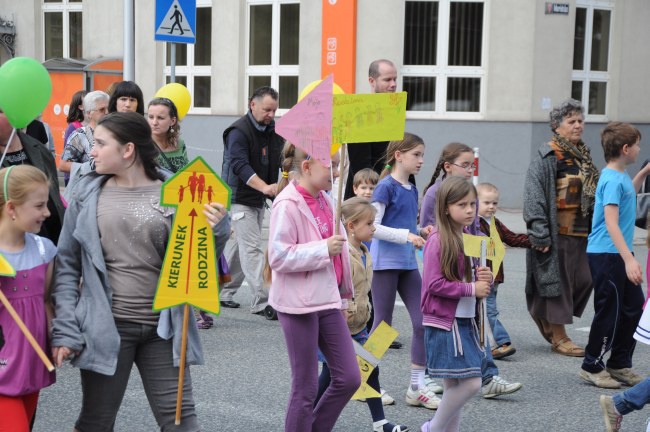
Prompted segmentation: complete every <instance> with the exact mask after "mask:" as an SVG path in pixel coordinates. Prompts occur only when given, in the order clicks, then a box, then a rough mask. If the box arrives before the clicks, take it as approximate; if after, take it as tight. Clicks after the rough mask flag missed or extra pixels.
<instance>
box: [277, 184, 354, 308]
mask: <svg viewBox="0 0 650 432" xmlns="http://www.w3.org/2000/svg"><path fill="white" fill-rule="evenodd" d="M323 195H324V196H325V197H326V202H327V205H328V207H329V208H330V210H331V209H332V208H333V207H334V204H333V202H332V200H331V199H330V198H329V197H327V195H326V194H323ZM340 232H341V235H343V236H345V229H344V227H343V224H341V225H340ZM268 253H269V264H270V266H271V269H272V270H273V279H272V282H271V289H270V292H269V304H270V305H271V306H273V308H274V309H275V310H277V311H278V312H283V313H290V314H306V313H311V312H316V311H320V310H325V309H347V299H349V298H352V293H353V292H354V291H353V286H352V273H351V271H350V255H349V252H348V248H347V247H344V248H343V252H342V253H341V258H342V260H341V261H342V264H343V279H342V282H341V287H340V290H339V287H338V285H337V283H336V274H335V272H334V265H333V264H332V259H331V257H330V256H329V253H328V252H327V240H323V239H322V238H321V234H320V231H319V229H318V225H317V224H316V220H315V219H314V216H313V215H312V212H311V210H310V209H309V207H308V206H307V203H306V202H305V200H304V198H303V197H302V196H301V195H300V192H298V191H297V190H296V187H295V186H294V185H293V183H289V185H287V187H285V188H284V190H283V191H282V192H281V193H280V194H279V195H278V196H277V197H276V198H275V201H274V202H273V208H272V211H271V223H270V226H269V247H268ZM342 299H343V300H342Z"/></svg>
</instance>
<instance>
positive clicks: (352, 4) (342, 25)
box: [321, 0, 357, 94]
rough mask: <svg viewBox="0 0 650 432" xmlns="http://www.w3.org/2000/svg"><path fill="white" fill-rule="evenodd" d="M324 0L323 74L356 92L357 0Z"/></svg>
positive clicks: (344, 88) (344, 89) (349, 92)
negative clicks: (331, 76)
mask: <svg viewBox="0 0 650 432" xmlns="http://www.w3.org/2000/svg"><path fill="white" fill-rule="evenodd" d="M322 1H323V29H322V30H323V31H322V34H323V40H322V54H321V76H323V77H325V76H328V75H329V74H334V82H335V83H336V84H338V85H339V86H341V88H342V89H343V91H345V93H348V94H352V93H355V87H356V83H355V76H356V66H357V64H356V63H357V0H322Z"/></svg>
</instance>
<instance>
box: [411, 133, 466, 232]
mask: <svg viewBox="0 0 650 432" xmlns="http://www.w3.org/2000/svg"><path fill="white" fill-rule="evenodd" d="M475 168H476V165H474V150H472V148H471V147H470V146H468V145H466V144H463V143H459V142H452V143H449V144H447V145H446V146H445V147H444V148H443V149H442V153H440V159H438V164H437V165H436V170H435V171H434V172H433V176H432V177H431V181H430V182H429V184H428V185H427V187H426V188H424V196H423V197H422V205H421V207H420V225H421V226H428V225H434V226H435V224H436V211H435V209H436V191H437V190H438V188H440V185H441V184H442V181H443V180H444V179H446V178H447V177H449V176H458V177H464V178H465V179H466V180H469V179H471V178H472V176H473V174H474V169H475ZM441 173H442V176H441V177H440V178H439V179H438V176H440V174H441ZM436 180H438V181H436Z"/></svg>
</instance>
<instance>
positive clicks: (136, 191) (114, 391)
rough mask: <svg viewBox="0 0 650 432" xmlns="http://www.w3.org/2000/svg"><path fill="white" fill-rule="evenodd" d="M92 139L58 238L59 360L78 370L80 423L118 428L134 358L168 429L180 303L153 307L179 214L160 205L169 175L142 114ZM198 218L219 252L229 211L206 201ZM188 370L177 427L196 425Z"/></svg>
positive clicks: (192, 341)
mask: <svg viewBox="0 0 650 432" xmlns="http://www.w3.org/2000/svg"><path fill="white" fill-rule="evenodd" d="M94 136H95V145H94V146H93V149H92V151H91V154H92V157H93V158H94V160H95V167H96V169H95V171H93V172H90V173H88V174H86V175H84V176H83V177H81V178H80V179H79V180H78V182H77V183H75V185H74V186H73V189H72V191H71V193H72V196H73V199H72V200H71V201H70V206H69V207H68V210H67V212H66V217H65V221H64V226H63V233H62V235H61V238H60V242H59V254H58V256H57V268H56V286H55V288H54V293H53V299H54V304H55V309H56V317H55V318H54V320H53V322H52V323H53V336H52V345H53V354H54V360H55V362H56V364H57V365H58V366H61V364H62V363H63V361H64V360H65V359H67V358H70V357H74V359H73V360H72V363H73V365H74V366H77V367H79V368H80V369H81V386H82V395H83V401H82V408H81V413H80V415H79V418H78V419H77V422H76V425H75V428H76V429H78V430H82V431H86V430H88V431H90V430H92V431H109V430H113V426H114V424H115V418H116V416H117V413H118V410H119V408H120V404H121V402H122V398H123V396H124V392H125V390H126V386H127V384H128V381H129V376H130V373H131V369H132V367H133V364H134V363H135V364H136V365H137V366H138V370H139V372H140V376H141V377H142V383H143V386H144V390H145V393H146V395H147V399H148V400H149V404H150V406H151V410H152V411H153V414H154V416H155V418H156V422H157V423H158V425H159V426H160V428H161V430H168V429H171V428H173V427H174V423H175V415H176V412H175V409H176V395H177V388H178V377H179V372H180V371H179V367H178V364H179V357H180V355H181V344H182V335H183V331H182V328H183V318H184V315H183V309H184V307H183V306H176V307H173V308H170V309H164V310H162V311H161V312H156V311H154V310H153V308H152V306H153V301H154V296H155V294H156V287H157V284H158V278H159V276H160V272H161V269H162V265H163V258H164V257H165V252H166V248H167V244H168V240H169V237H170V232H171V229H172V217H173V215H174V211H173V209H171V208H168V207H162V206H161V205H160V199H161V198H160V195H161V186H162V180H164V175H163V172H162V171H160V170H159V168H158V165H157V164H156V162H155V160H156V157H157V156H158V150H157V149H156V145H155V144H154V142H153V140H152V139H151V128H150V127H149V125H148V124H147V121H146V120H145V118H144V117H143V116H142V115H140V114H137V113H132V112H129V113H113V114H109V115H107V116H106V117H104V118H103V119H102V120H101V121H100V122H99V123H98V125H97V128H96V129H95V135H94ZM198 217H205V218H206V219H207V222H208V225H209V226H210V227H212V229H213V232H214V234H215V252H216V254H217V255H219V254H220V253H221V251H222V250H223V246H224V245H225V242H226V239H227V238H228V233H229V232H230V223H229V222H230V220H229V218H228V217H227V212H226V209H225V208H224V207H223V206H222V205H221V204H218V203H210V204H205V205H204V207H203V215H198ZM192 234H193V233H190V235H192ZM82 276H83V277H82ZM80 283H81V286H80ZM187 330H188V335H187V356H186V357H187V364H201V363H202V362H203V353H202V350H201V343H200V340H199V335H198V330H197V329H196V326H188V329H187ZM163 337H164V338H163ZM184 374H185V379H184V381H183V398H182V413H181V416H180V417H181V426H180V427H181V429H179V430H183V431H198V430H200V426H199V424H198V420H197V418H196V414H195V412H194V400H193V397H192V381H191V378H190V375H189V367H188V366H186V368H185V370H184Z"/></svg>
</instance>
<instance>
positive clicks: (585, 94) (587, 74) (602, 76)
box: [571, 0, 615, 122]
mask: <svg viewBox="0 0 650 432" xmlns="http://www.w3.org/2000/svg"><path fill="white" fill-rule="evenodd" d="M579 8H581V9H586V16H585V41H584V53H583V59H582V62H583V63H582V66H583V69H582V70H576V69H573V66H572V67H571V86H573V83H574V82H575V81H579V82H581V83H582V98H581V100H580V102H581V103H582V105H583V106H584V112H585V114H584V116H585V120H588V121H591V122H607V121H609V120H608V112H609V101H610V95H611V87H612V86H611V66H612V36H613V31H612V30H613V27H614V13H615V9H614V2H613V1H609V0H576V5H575V9H576V13H577V11H578V9H579ZM596 9H598V10H607V11H609V13H610V15H609V26H610V27H609V28H610V32H609V41H608V43H607V71H606V72H602V71H592V70H591V49H592V38H593V26H594V10H596ZM574 26H575V20H574ZM573 34H574V38H575V27H574V30H573ZM574 50H575V43H574ZM592 82H594V83H605V84H606V86H607V90H606V91H605V114H589V86H590V84H591V83H592Z"/></svg>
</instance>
